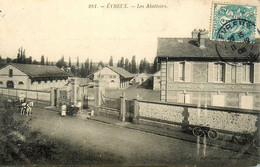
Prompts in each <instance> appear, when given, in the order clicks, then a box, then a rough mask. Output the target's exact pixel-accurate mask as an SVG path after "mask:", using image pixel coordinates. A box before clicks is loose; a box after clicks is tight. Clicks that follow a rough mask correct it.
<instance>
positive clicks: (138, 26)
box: [0, 0, 260, 62]
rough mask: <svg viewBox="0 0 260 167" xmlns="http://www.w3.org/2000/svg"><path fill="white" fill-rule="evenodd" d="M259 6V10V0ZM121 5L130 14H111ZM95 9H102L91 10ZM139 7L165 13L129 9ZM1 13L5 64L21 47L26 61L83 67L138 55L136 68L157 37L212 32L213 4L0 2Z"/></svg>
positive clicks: (171, 0)
mask: <svg viewBox="0 0 260 167" xmlns="http://www.w3.org/2000/svg"><path fill="white" fill-rule="evenodd" d="M222 1H223V0H222ZM243 2H247V1H243ZM255 2H256V3H257V5H258V6H259V3H260V0H255ZM121 3H122V4H127V5H128V7H129V8H122V9H117V8H112V9H111V8H107V5H109V4H121ZM91 4H96V5H97V7H98V8H89V5H91ZM138 4H139V5H144V6H146V5H147V4H158V5H165V6H166V8H153V9H151V8H137V7H135V8H131V7H130V6H137V5H138ZM101 6H104V7H103V8H102V7H101ZM0 11H1V12H0V55H1V56H2V58H6V57H10V58H16V55H17V53H18V48H19V47H21V46H23V48H25V49H26V56H32V58H33V59H36V60H38V61H39V60H40V57H41V56H42V55H44V56H45V57H48V60H49V61H57V60H59V59H60V58H61V56H64V57H65V60H66V61H68V59H69V57H71V60H72V61H73V62H75V61H76V58H77V57H79V60H80V61H81V62H82V61H85V60H86V59H87V58H89V59H92V60H93V61H96V62H98V61H100V60H102V61H103V62H108V61H109V58H110V56H113V59H114V62H117V61H118V60H119V59H120V58H121V57H125V58H128V59H131V58H132V56H133V55H135V56H136V59H137V62H139V61H140V60H141V59H143V58H145V57H146V59H147V60H148V61H149V62H153V60H154V58H155V56H156V51H157V39H158V38H159V37H167V38H168V37H169V38H170V37H187V38H189V37H191V32H192V30H194V29H195V28H196V29H206V30H209V26H210V17H211V1H210V0H131V1H129V0H128V1H127V0H76V1H75V0H0ZM259 11H260V9H259V7H258V13H259ZM258 16H260V14H258ZM257 19H258V20H257V23H260V17H257ZM257 28H259V24H257ZM259 29H260V28H259ZM256 37H259V34H257V36H256Z"/></svg>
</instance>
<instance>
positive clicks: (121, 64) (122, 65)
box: [120, 57, 125, 68]
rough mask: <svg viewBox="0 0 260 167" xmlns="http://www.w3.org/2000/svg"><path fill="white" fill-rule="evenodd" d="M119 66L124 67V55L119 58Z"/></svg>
mask: <svg viewBox="0 0 260 167" xmlns="http://www.w3.org/2000/svg"><path fill="white" fill-rule="evenodd" d="M120 67H122V68H124V67H125V60H124V57H121V60H120Z"/></svg>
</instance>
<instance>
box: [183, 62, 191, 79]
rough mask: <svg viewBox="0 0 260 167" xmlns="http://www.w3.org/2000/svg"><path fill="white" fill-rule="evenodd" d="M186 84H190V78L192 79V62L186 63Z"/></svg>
mask: <svg viewBox="0 0 260 167" xmlns="http://www.w3.org/2000/svg"><path fill="white" fill-rule="evenodd" d="M184 70H185V76H184V79H185V82H190V78H191V63H190V62H185V68H184Z"/></svg>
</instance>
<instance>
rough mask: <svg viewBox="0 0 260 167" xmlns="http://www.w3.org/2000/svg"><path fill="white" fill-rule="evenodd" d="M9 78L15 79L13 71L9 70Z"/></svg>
mask: <svg viewBox="0 0 260 167" xmlns="http://www.w3.org/2000/svg"><path fill="white" fill-rule="evenodd" d="M9 77H13V70H12V69H9Z"/></svg>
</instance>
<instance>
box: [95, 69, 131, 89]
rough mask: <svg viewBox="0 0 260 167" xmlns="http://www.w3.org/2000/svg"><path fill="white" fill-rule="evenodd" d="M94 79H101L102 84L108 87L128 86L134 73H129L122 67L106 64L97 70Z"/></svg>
mask: <svg viewBox="0 0 260 167" xmlns="http://www.w3.org/2000/svg"><path fill="white" fill-rule="evenodd" d="M92 75H94V81H99V84H100V86H102V87H106V88H126V87H128V86H129V83H130V80H131V79H132V78H134V74H131V73H129V72H128V71H126V70H125V69H123V68H121V67H113V66H105V67H104V68H102V69H100V70H98V71H96V72H95V73H94V74H92Z"/></svg>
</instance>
